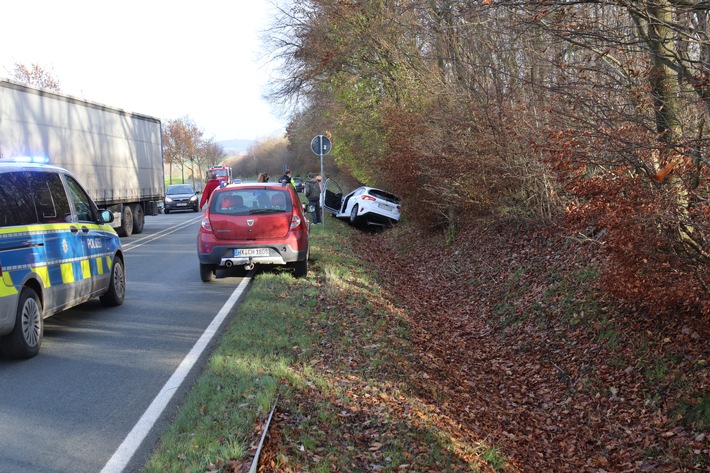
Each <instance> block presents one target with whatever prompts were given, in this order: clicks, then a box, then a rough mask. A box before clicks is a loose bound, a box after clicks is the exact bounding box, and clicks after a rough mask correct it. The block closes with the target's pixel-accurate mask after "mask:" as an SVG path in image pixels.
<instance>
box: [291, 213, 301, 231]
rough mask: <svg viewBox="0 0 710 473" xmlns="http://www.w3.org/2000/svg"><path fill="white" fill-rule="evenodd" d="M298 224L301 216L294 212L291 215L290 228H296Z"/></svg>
mask: <svg viewBox="0 0 710 473" xmlns="http://www.w3.org/2000/svg"><path fill="white" fill-rule="evenodd" d="M299 225H301V217H299V216H298V214H296V213H295V212H294V213H293V215H292V216H291V230H293V229H294V228H298V227H299Z"/></svg>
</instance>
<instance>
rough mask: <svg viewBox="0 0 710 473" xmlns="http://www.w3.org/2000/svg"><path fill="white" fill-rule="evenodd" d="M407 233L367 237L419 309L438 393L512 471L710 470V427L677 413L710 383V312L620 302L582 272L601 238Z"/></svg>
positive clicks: (414, 316) (481, 225) (420, 337)
mask: <svg viewBox="0 0 710 473" xmlns="http://www.w3.org/2000/svg"><path fill="white" fill-rule="evenodd" d="M488 224H490V225H491V226H490V227H487V225H488ZM409 232H410V230H409V229H406V228H404V227H400V228H398V229H396V231H392V232H389V233H384V234H362V235H361V236H360V237H361V238H362V240H363V241H361V244H360V245H357V246H358V247H366V248H368V251H367V252H366V253H365V254H363V256H364V257H367V258H368V260H369V261H370V262H371V263H373V264H376V265H377V267H378V268H379V269H380V271H382V273H383V274H384V276H385V277H384V278H383V281H385V284H387V282H391V284H387V287H388V288H389V289H390V290H391V291H392V293H393V295H394V297H395V298H397V299H399V300H400V301H401V304H402V308H404V309H405V312H406V313H407V314H408V317H409V322H410V324H411V327H412V331H413V334H414V338H413V340H414V345H415V346H416V347H417V349H418V351H419V353H420V356H421V357H422V360H423V361H424V363H425V364H426V366H427V368H428V371H427V374H428V376H427V379H426V386H428V387H429V389H430V392H431V393H432V394H434V393H437V396H439V395H443V399H442V400H441V403H440V405H441V406H442V409H443V410H444V411H445V412H446V413H448V414H449V415H450V416H451V417H452V418H456V419H459V421H460V423H461V425H462V426H463V428H464V429H465V430H466V431H467V433H468V434H469V435H470V436H472V437H474V438H481V437H487V438H489V439H493V441H494V444H496V445H498V446H499V447H500V448H501V449H502V450H503V452H504V453H505V455H506V456H507V457H508V459H509V469H510V471H560V472H561V471H570V472H578V471H590V472H601V471H617V472H621V471H656V472H664V471H668V472H671V471H710V442H709V440H710V435H708V433H707V432H705V433H702V432H695V431H692V430H691V429H688V428H684V427H682V426H681V424H680V423H678V422H677V421H678V420H679V419H677V418H676V419H674V418H672V415H673V414H672V412H673V410H674V408H675V407H676V402H677V401H679V400H680V399H681V398H684V397H687V396H688V395H690V394H691V393H705V395H707V393H708V392H709V390H710V377H709V374H708V368H707V360H708V359H709V357H710V344H709V343H708V340H709V339H710V337H709V335H710V333H709V332H708V327H709V326H710V324H708V320H697V319H690V320H689V319H687V318H686V317H684V316H682V315H679V316H678V317H677V318H676V319H667V318H665V319H662V320H655V319H654V317H653V314H639V313H634V312H632V311H630V309H629V308H626V310H625V311H624V310H617V309H614V308H613V304H611V303H606V301H605V300H604V298H605V297H604V295H603V294H601V293H595V289H594V286H593V281H592V280H584V279H583V277H582V276H583V275H584V273H583V272H582V271H583V270H584V269H585V268H587V267H588V266H590V265H592V264H597V265H598V266H599V267H603V264H604V262H603V260H602V256H601V255H600V254H598V253H597V251H598V247H597V246H595V245H592V244H581V243H579V242H577V241H575V240H571V239H568V238H565V237H564V235H561V234H558V233H556V232H555V230H554V229H540V230H524V229H516V228H506V227H501V226H497V225H494V224H492V223H491V222H483V221H481V222H474V223H472V225H471V226H469V227H468V228H464V229H463V230H462V231H461V232H460V234H459V236H458V237H457V238H456V240H455V241H454V243H453V244H452V245H451V246H449V247H445V246H444V245H442V244H441V243H440V242H439V239H438V238H430V239H421V238H418V237H417V236H416V235H414V234H410V233H409ZM575 278H576V279H575ZM580 279H581V282H579V283H577V284H575V280H580ZM565 281H566V282H565ZM511 295H512V296H514V297H512V298H511V297H510V296H511ZM590 302H595V303H596V304H594V305H593V306H592V304H591V303H590ZM585 309H586V310H589V311H594V314H584V313H583V311H584V310H585ZM502 312H505V315H503V316H502V315H500V314H501V313H502ZM605 337H608V338H605ZM661 360H663V363H662V366H660V365H655V364H654V363H655V362H659V361H661ZM654 367H657V369H658V370H659V372H658V373H656V374H654V373H653V369H654ZM661 371H662V372H661ZM420 379H421V377H420Z"/></svg>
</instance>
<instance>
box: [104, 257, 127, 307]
mask: <svg viewBox="0 0 710 473" xmlns="http://www.w3.org/2000/svg"><path fill="white" fill-rule="evenodd" d="M125 297H126V272H125V271H124V270H123V260H122V259H121V258H120V257H118V256H117V257H116V258H114V260H113V268H111V282H110V283H109V285H108V291H106V294H104V295H102V296H100V297H99V300H100V301H101V303H102V304H103V305H105V306H106V307H114V306H117V305H121V304H123V299H124V298H125Z"/></svg>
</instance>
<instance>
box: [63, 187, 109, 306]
mask: <svg viewBox="0 0 710 473" xmlns="http://www.w3.org/2000/svg"><path fill="white" fill-rule="evenodd" d="M64 178H65V180H66V183H67V190H68V192H69V201H70V202H71V204H72V207H73V208H74V221H75V223H76V225H77V230H78V236H79V237H80V240H81V242H82V246H83V251H84V255H85V259H84V260H83V261H82V265H81V277H82V278H83V279H84V280H85V281H86V282H87V283H88V284H91V290H90V293H91V297H93V296H95V295H97V294H98V293H100V292H104V291H105V289H106V288H107V287H108V285H109V283H110V281H111V279H110V274H111V265H112V260H111V258H112V257H113V255H114V253H115V251H116V246H117V241H118V238H117V237H116V232H115V231H114V230H113V229H112V228H111V227H110V226H109V225H108V224H104V223H101V221H100V218H99V212H98V209H97V208H96V204H94V202H93V201H92V200H91V198H90V197H89V195H88V194H87V193H86V191H85V190H84V188H83V187H81V185H80V184H79V183H78V182H77V181H76V180H75V179H74V178H72V177H71V176H69V175H67V174H65V175H64ZM88 293H89V291H87V294H88Z"/></svg>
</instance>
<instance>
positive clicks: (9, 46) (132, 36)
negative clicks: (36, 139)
mask: <svg viewBox="0 0 710 473" xmlns="http://www.w3.org/2000/svg"><path fill="white" fill-rule="evenodd" d="M273 14H274V7H273V5H272V3H271V2H270V1H269V0H201V1H199V2H198V1H191V2H185V1H180V0H122V1H116V0H113V1H96V0H61V1H59V0H22V1H12V2H3V7H2V16H0V77H5V78H9V77H10V75H11V71H12V69H13V67H14V64H15V63H20V64H24V65H26V66H28V67H29V66H30V65H32V64H38V65H39V66H41V67H42V68H43V69H44V70H46V71H48V72H50V73H51V74H52V76H53V77H54V78H55V79H57V80H58V81H59V83H60V87H61V92H62V93H64V94H67V95H73V96H76V97H80V98H83V99H86V100H89V101H92V102H98V103H101V104H104V105H108V106H111V107H115V108H121V109H124V110H126V111H129V112H136V113H141V114H144V115H149V116H152V117H157V118H160V119H161V120H163V121H164V122H165V121H166V120H168V119H176V118H181V117H185V116H187V117H189V118H190V119H192V121H193V122H194V123H195V125H196V126H197V127H198V128H199V129H201V130H202V131H203V133H204V135H203V137H204V138H206V139H209V138H213V139H214V140H215V141H224V140H232V139H246V140H259V139H265V138H270V137H273V136H282V135H283V133H284V130H285V127H286V123H287V118H286V117H284V116H283V114H282V113H281V112H280V111H279V109H278V108H276V107H274V106H272V105H270V104H269V103H268V102H267V101H266V100H265V99H263V96H264V94H265V93H266V92H267V91H268V85H269V80H270V77H271V76H272V75H273V71H271V70H270V69H273V63H270V62H269V61H268V60H265V59H264V58H265V57H266V55H265V54H264V52H263V51H264V47H263V45H262V42H261V36H262V33H263V31H264V30H266V29H267V28H268V26H269V25H270V22H271V18H272V16H273Z"/></svg>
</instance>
